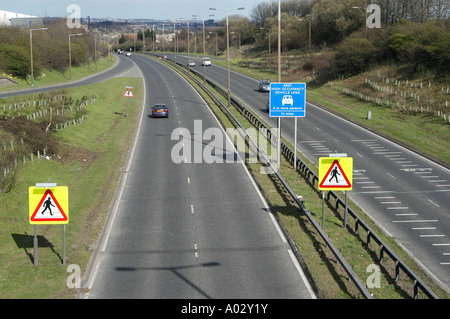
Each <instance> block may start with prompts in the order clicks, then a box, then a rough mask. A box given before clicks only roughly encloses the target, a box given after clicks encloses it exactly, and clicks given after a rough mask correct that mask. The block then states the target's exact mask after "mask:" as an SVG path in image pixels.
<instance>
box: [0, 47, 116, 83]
mask: <svg viewBox="0 0 450 319" xmlns="http://www.w3.org/2000/svg"><path fill="white" fill-rule="evenodd" d="M115 62H116V57H115V56H114V55H110V56H109V57H107V58H103V59H99V60H98V63H97V72H96V71H95V62H92V63H89V64H86V65H81V66H76V67H72V80H70V70H69V68H67V70H66V71H64V72H59V71H55V70H53V71H48V70H43V71H42V73H41V75H40V76H36V75H35V77H34V86H35V87H44V86H50V85H56V84H61V83H65V82H70V81H77V80H80V79H83V78H85V77H88V76H91V75H94V74H96V73H99V72H102V71H104V70H106V69H108V68H110V67H112V66H113V65H114V63H115ZM12 80H13V81H14V82H17V85H13V86H8V87H4V88H0V92H2V91H15V90H23V89H29V88H31V87H32V86H31V76H30V77H28V78H27V79H26V80H22V79H17V78H13V79H12Z"/></svg>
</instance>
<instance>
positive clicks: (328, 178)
mask: <svg viewBox="0 0 450 319" xmlns="http://www.w3.org/2000/svg"><path fill="white" fill-rule="evenodd" d="M352 184H353V158H352V157H347V154H346V153H341V154H338V153H335V154H329V155H328V157H321V158H319V187H318V188H319V190H321V191H325V190H342V191H343V192H344V194H345V203H344V205H345V211H344V228H347V215H348V207H347V193H348V191H350V190H352V187H353V185H352ZM322 207H323V205H322Z"/></svg>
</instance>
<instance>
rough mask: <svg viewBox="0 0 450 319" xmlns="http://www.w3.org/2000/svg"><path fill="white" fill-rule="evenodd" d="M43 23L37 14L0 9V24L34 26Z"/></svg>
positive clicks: (39, 25)
mask: <svg viewBox="0 0 450 319" xmlns="http://www.w3.org/2000/svg"><path fill="white" fill-rule="evenodd" d="M43 25H44V22H43V18H40V17H38V16H33V15H29V14H24V13H16V12H10V11H4V10H0V26H6V27H27V28H29V27H34V28H35V27H42V26H43Z"/></svg>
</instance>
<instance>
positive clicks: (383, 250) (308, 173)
mask: <svg viewBox="0 0 450 319" xmlns="http://www.w3.org/2000/svg"><path fill="white" fill-rule="evenodd" d="M171 62H172V61H171ZM175 65H177V67H178V69H179V70H181V71H182V72H183V73H184V74H186V75H188V76H189V77H190V78H191V79H192V80H194V81H195V82H196V83H197V85H199V86H201V87H202V89H203V90H204V91H205V92H206V93H207V94H208V95H209V96H210V97H211V98H212V99H213V100H214V101H215V102H216V103H218V104H219V105H220V106H221V107H222V109H223V110H224V111H225V112H227V114H228V116H229V118H230V119H232V121H233V122H234V123H235V124H236V125H238V126H239V127H240V128H241V129H242V130H243V131H244V132H246V131H245V128H244V127H243V126H242V125H241V124H240V123H239V121H238V120H237V119H236V117H235V116H234V115H233V114H232V113H231V112H230V111H229V110H228V108H227V107H226V106H225V105H224V104H223V103H222V102H221V101H220V100H219V99H218V98H217V97H216V96H215V95H214V93H212V92H211V90H209V89H208V88H207V87H206V86H205V85H204V84H203V80H199V79H200V78H201V79H203V75H202V74H201V73H199V72H197V71H196V70H193V69H190V71H191V73H192V74H194V75H195V76H193V75H192V74H190V73H189V72H188V70H187V69H186V66H184V65H181V64H179V63H176V64H175ZM206 81H207V83H208V84H209V85H210V86H211V87H213V89H214V90H216V91H217V92H218V93H219V94H221V95H222V96H223V97H225V98H227V97H228V92H227V90H225V89H223V88H222V87H220V86H219V85H217V84H216V83H214V82H212V81H211V80H209V79H206ZM230 101H231V103H232V104H233V106H234V107H235V108H236V109H238V110H239V111H240V112H241V114H242V115H244V116H245V117H246V118H247V119H248V120H249V121H250V122H251V123H252V124H253V125H254V126H255V127H256V128H258V129H261V130H262V131H263V132H266V133H267V136H266V137H267V139H269V140H273V139H275V140H276V139H277V136H276V135H275V134H273V133H272V132H271V131H270V129H269V128H268V127H267V126H266V125H265V124H264V123H263V122H261V121H260V120H259V119H258V117H257V116H255V115H254V114H253V112H252V111H251V110H249V109H248V108H247V107H246V106H245V105H244V104H242V103H241V102H240V101H238V100H237V99H236V98H234V97H233V96H231V98H230ZM247 137H248V139H249V141H250V142H251V143H252V144H253V145H254V147H255V148H256V149H257V150H258V152H260V153H261V154H262V156H263V157H264V158H265V160H266V162H267V163H269V165H270V167H271V169H272V170H273V171H274V174H275V175H276V176H277V178H278V180H279V181H280V182H281V183H282V184H283V186H284V187H285V189H286V190H287V191H288V193H289V195H290V196H291V197H292V200H293V201H295V202H296V203H297V205H298V206H299V207H300V210H301V211H302V213H304V214H305V216H307V218H308V220H309V221H310V222H311V224H312V225H313V226H314V228H315V229H316V230H317V232H318V233H319V234H320V236H321V237H322V239H323V240H324V241H325V243H326V244H327V245H328V247H329V248H330V250H331V252H332V253H333V255H334V256H335V257H336V259H337V261H338V262H339V263H340V264H341V265H342V267H343V268H344V270H345V271H346V273H347V274H348V276H349V279H351V280H352V281H353V282H354V284H355V285H356V287H357V288H358V290H359V291H360V292H361V294H362V295H363V296H364V297H365V298H367V299H372V296H371V294H370V293H369V292H368V290H367V288H366V286H365V285H364V284H363V283H362V282H361V280H360V279H359V278H358V277H357V275H356V274H355V273H354V271H353V269H352V268H351V266H350V265H349V264H348V263H347V261H346V260H345V259H344V257H343V256H342V255H341V254H340V252H339V250H338V249H337V248H336V247H335V246H334V244H333V243H332V242H331V241H330V240H329V237H328V235H327V234H326V233H325V231H324V230H323V229H322V227H320V225H319V223H318V222H317V221H316V220H315V219H314V217H313V216H312V215H311V212H310V211H309V210H308V209H307V208H306V207H305V206H304V205H303V203H302V201H301V200H300V199H299V198H298V196H297V194H296V193H295V192H294V191H293V190H292V189H291V187H290V186H289V185H288V183H287V182H286V181H285V179H284V178H283V176H282V175H281V174H280V173H279V172H278V171H277V169H276V168H274V166H273V165H272V163H271V161H270V160H269V159H268V157H267V155H266V154H264V152H262V151H261V150H260V148H259V147H258V144H257V142H256V141H254V139H253V138H252V137H251V136H250V135H248V134H247ZM281 152H282V154H283V155H284V156H285V157H286V158H287V159H288V160H289V162H290V163H291V164H292V165H293V164H294V158H295V157H296V158H297V165H296V169H297V170H298V171H299V172H300V173H301V174H302V175H303V176H304V178H305V179H307V180H308V182H309V183H310V184H311V185H313V186H314V185H316V190H317V191H318V181H319V177H318V175H317V174H316V173H315V172H314V171H313V170H311V169H310V168H309V167H308V165H307V164H305V163H304V162H303V161H302V160H301V159H300V158H299V157H298V156H297V155H296V154H294V151H293V150H292V149H291V148H290V147H289V146H287V145H286V144H285V143H284V142H283V141H281ZM330 197H333V198H334V199H335V205H336V209H337V208H338V207H339V205H341V206H343V207H345V202H344V200H342V199H341V198H340V197H339V196H338V195H337V194H336V193H335V192H333V191H328V192H327V200H328V201H329V200H330ZM347 210H348V215H349V216H351V217H353V219H354V222H355V232H356V233H358V230H359V228H360V227H361V228H362V229H364V230H365V231H366V233H367V236H366V245H369V244H370V243H371V241H374V242H376V243H377V244H378V245H379V247H380V250H379V254H380V256H379V261H380V262H382V261H383V257H384V254H387V255H388V256H389V257H390V258H391V259H392V260H393V261H394V263H395V280H396V281H397V280H398V279H399V276H400V270H402V271H403V272H404V273H405V274H406V275H407V276H408V277H409V278H410V279H411V280H412V282H413V295H414V298H415V299H417V298H418V294H419V290H420V291H422V292H423V293H424V294H425V295H426V296H427V297H428V298H430V299H439V297H438V296H437V295H436V294H435V293H434V292H433V291H432V290H431V289H430V288H429V287H428V286H427V285H426V284H425V283H424V282H423V281H422V280H421V279H420V278H419V277H418V276H417V275H416V274H415V273H414V272H413V271H412V270H411V269H410V268H409V267H408V266H407V265H406V264H405V263H404V262H403V261H402V260H401V259H400V258H399V257H398V256H397V255H396V254H395V253H394V251H393V250H392V249H391V248H389V247H388V246H387V245H386V244H385V243H384V241H383V240H382V239H381V238H380V237H379V236H378V235H377V234H376V233H375V232H374V231H373V230H372V229H371V228H370V227H369V226H368V225H367V224H366V223H365V222H364V221H363V220H362V219H361V218H360V217H359V216H358V215H357V214H356V213H355V212H354V211H353V210H352V209H351V208H350V207H347ZM294 248H295V247H294ZM293 250H294V251H296V249H293Z"/></svg>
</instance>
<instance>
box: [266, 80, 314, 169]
mask: <svg viewBox="0 0 450 319" xmlns="http://www.w3.org/2000/svg"><path fill="white" fill-rule="evenodd" d="M269 116H270V117H278V168H280V166H281V160H280V156H281V155H280V154H281V118H282V117H294V118H295V132H294V133H295V142H294V168H295V167H296V164H297V160H296V158H297V117H305V116H306V83H270V96H269Z"/></svg>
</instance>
